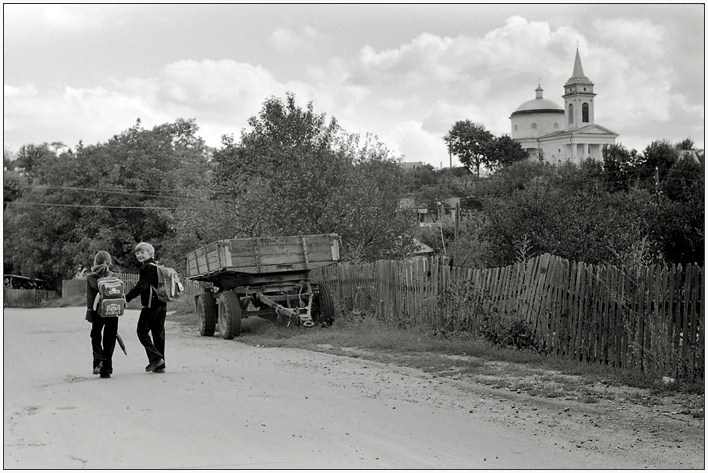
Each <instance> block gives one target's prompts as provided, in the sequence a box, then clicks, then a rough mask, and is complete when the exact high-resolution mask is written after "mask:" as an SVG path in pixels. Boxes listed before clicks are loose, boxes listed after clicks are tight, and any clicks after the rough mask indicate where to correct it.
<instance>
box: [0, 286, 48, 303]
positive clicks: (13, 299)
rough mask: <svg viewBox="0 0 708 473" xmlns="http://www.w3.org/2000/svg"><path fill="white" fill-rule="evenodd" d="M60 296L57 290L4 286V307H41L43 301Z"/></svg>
mask: <svg viewBox="0 0 708 473" xmlns="http://www.w3.org/2000/svg"><path fill="white" fill-rule="evenodd" d="M58 298H59V293H58V292H56V291H45V290H42V289H13V288H9V287H5V288H3V306H4V307H39V306H40V304H41V303H42V302H46V301H51V300H54V299H58Z"/></svg>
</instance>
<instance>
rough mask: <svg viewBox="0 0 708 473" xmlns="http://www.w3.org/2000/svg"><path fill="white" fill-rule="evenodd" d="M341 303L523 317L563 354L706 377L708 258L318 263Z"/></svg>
mask: <svg viewBox="0 0 708 473" xmlns="http://www.w3.org/2000/svg"><path fill="white" fill-rule="evenodd" d="M312 279H313V280H315V281H322V282H326V283H328V284H329V285H330V286H331V287H332V289H333V294H334V295H335V298H336V299H337V301H338V303H339V304H340V306H341V307H343V308H345V309H351V310H356V311H360V312H364V311H366V312H369V313H372V314H376V316H378V317H380V318H382V319H383V320H385V321H387V322H395V323H396V324H397V325H399V326H401V325H410V326H421V327H429V328H432V329H434V330H453V331H454V330H478V329H479V323H480V320H481V319H480V318H481V317H488V316H491V315H492V314H494V316H496V317H501V318H502V319H503V320H504V321H506V322H509V321H513V320H522V321H524V322H526V323H527V324H528V326H529V328H530V330H531V331H532V333H533V334H534V335H533V336H534V340H535V342H536V344H537V346H538V347H540V348H541V349H543V350H546V352H547V353H552V354H554V355H556V356H566V357H570V358H573V359H576V360H578V361H585V362H592V363H602V364H606V365H612V366H617V367H629V368H633V369H637V370H651V371H656V372H661V373H665V374H666V375H667V376H679V377H686V378H690V379H702V378H704V361H703V360H704V354H705V353H704V343H703V337H704V333H705V331H704V319H705V314H704V300H703V298H704V293H703V286H704V274H703V268H701V267H699V266H698V265H695V264H694V265H686V267H685V268H682V267H681V266H680V265H675V266H674V265H657V266H647V267H633V268H629V267H627V268H625V267H622V268H618V267H614V266H608V265H588V264H585V263H583V262H576V261H573V262H571V261H568V260H564V259H562V258H558V257H555V256H552V255H549V254H544V255H541V256H538V257H536V258H532V259H529V260H527V261H524V262H519V263H516V264H514V265H510V266H507V267H503V268H489V269H466V268H456V267H452V268H451V267H450V266H449V265H448V264H444V263H443V262H442V261H441V260H439V259H435V258H432V259H429V260H426V259H417V260H414V261H407V262H401V261H377V262H376V263H375V264H368V265H353V264H346V263H340V264H338V265H336V266H330V267H326V268H321V269H316V270H313V271H312Z"/></svg>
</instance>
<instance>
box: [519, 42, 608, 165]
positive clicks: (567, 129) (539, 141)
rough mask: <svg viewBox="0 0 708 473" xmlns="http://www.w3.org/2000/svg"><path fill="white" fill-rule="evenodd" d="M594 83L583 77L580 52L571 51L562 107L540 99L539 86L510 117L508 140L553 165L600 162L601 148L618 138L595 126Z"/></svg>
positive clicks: (541, 94)
mask: <svg viewBox="0 0 708 473" xmlns="http://www.w3.org/2000/svg"><path fill="white" fill-rule="evenodd" d="M593 88H594V84H593V83H592V82H591V81H590V79H588V78H587V77H586V76H585V73H584V72H583V65H582V63H581V62H580V52H579V51H577V50H576V52H575V64H574V66H573V75H572V76H571V77H570V79H568V81H567V82H566V83H565V86H564V90H565V94H564V95H563V99H564V101H565V108H563V107H561V106H560V105H558V104H556V103H555V102H553V101H552V100H548V99H544V98H543V89H542V88H541V84H539V85H538V87H537V88H536V98H535V99H534V100H529V101H527V102H524V103H522V104H521V105H520V106H519V107H518V108H517V109H516V110H515V111H514V113H512V114H511V117H509V118H510V119H511V138H512V139H514V140H516V141H517V142H519V144H521V147H522V148H524V149H525V150H526V151H528V152H529V156H530V157H531V158H532V159H533V158H536V159H539V158H541V157H542V158H543V160H544V161H548V162H552V163H557V162H564V161H571V162H574V163H579V162H580V161H581V160H583V159H587V158H590V157H592V158H595V159H597V160H601V159H602V147H603V146H604V145H611V144H614V143H615V139H616V138H617V137H618V136H619V135H618V134H617V133H615V132H614V131H611V130H608V129H607V128H605V127H602V126H600V125H598V124H596V123H595V95H596V94H595V93H594V91H593Z"/></svg>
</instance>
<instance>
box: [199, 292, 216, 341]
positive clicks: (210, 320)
mask: <svg viewBox="0 0 708 473" xmlns="http://www.w3.org/2000/svg"><path fill="white" fill-rule="evenodd" d="M197 321H198V323H199V335H201V336H202V337H211V336H213V335H214V329H215V328H216V301H215V300H214V294H212V293H211V292H203V293H201V294H200V295H198V296H197Z"/></svg>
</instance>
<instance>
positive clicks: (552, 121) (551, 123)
mask: <svg viewBox="0 0 708 473" xmlns="http://www.w3.org/2000/svg"><path fill="white" fill-rule="evenodd" d="M563 120H564V116H563V114H562V113H556V114H549V113H544V114H541V113H534V114H524V115H517V116H514V117H512V119H511V138H512V139H515V140H516V139H522V138H536V137H538V136H541V135H546V134H548V133H552V132H554V131H560V130H562V129H563ZM534 124H535V128H534Z"/></svg>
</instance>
